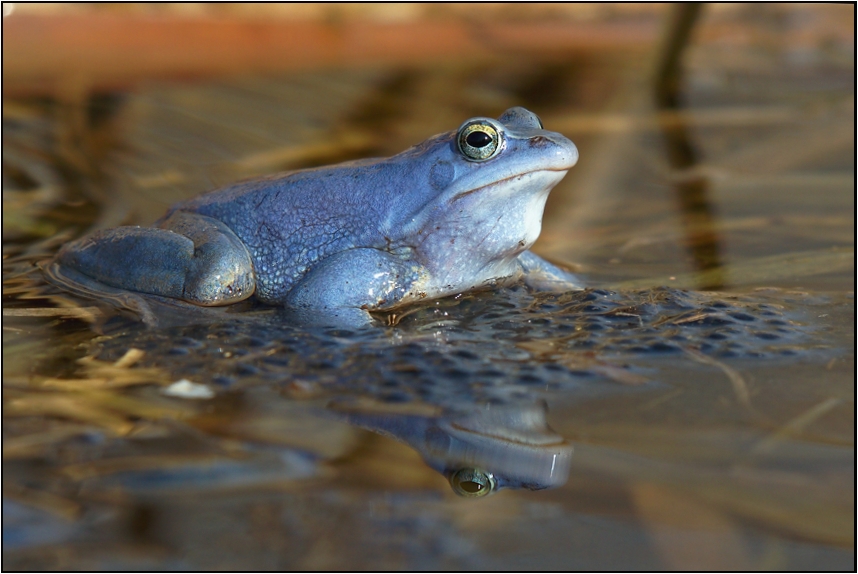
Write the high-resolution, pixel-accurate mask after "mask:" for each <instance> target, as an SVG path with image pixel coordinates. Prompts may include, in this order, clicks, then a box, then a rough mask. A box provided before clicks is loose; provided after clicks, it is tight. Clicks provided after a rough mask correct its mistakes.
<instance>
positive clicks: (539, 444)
mask: <svg viewBox="0 0 858 574" xmlns="http://www.w3.org/2000/svg"><path fill="white" fill-rule="evenodd" d="M450 427H452V428H454V429H456V430H459V431H463V432H466V433H468V434H472V435H475V436H481V437H485V438H488V439H491V440H497V441H502V442H506V443H510V444H518V445H521V446H526V447H530V448H548V447H552V446H559V445H565V444H568V443H567V442H566V441H565V440H563V439H562V438H561V439H560V440H553V441H551V442H525V441H524V440H521V439H516V438H513V437H511V436H505V435H498V434H491V433H487V432H481V431H478V430H474V429H471V428H468V427H465V426H461V425H459V424H456V423H450Z"/></svg>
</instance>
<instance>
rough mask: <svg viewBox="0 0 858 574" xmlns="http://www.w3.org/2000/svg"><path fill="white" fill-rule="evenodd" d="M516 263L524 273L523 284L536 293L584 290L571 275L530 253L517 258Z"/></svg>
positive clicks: (526, 252)
mask: <svg viewBox="0 0 858 574" xmlns="http://www.w3.org/2000/svg"><path fill="white" fill-rule="evenodd" d="M518 262H519V263H520V264H521V268H522V270H523V271H524V282H525V284H526V285H527V286H528V287H530V288H531V289H535V290H537V291H557V292H562V291H580V290H581V289H583V288H584V286H583V285H582V284H581V281H580V280H579V279H578V278H577V277H576V276H575V275H573V274H572V273H569V272H568V271H565V270H563V269H561V268H560V267H557V266H556V265H554V264H553V263H549V262H548V261H546V260H545V259H543V258H542V257H540V256H539V255H536V254H535V253H532V252H531V251H525V252H524V253H522V254H521V255H519V256H518Z"/></svg>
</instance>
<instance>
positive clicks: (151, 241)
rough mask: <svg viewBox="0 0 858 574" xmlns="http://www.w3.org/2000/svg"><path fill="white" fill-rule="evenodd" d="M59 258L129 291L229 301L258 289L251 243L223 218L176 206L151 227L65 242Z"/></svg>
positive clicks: (193, 300)
mask: <svg viewBox="0 0 858 574" xmlns="http://www.w3.org/2000/svg"><path fill="white" fill-rule="evenodd" d="M56 261H57V262H58V263H59V264H60V265H63V266H67V267H69V268H71V269H73V270H75V271H77V272H79V273H82V274H83V275H85V276H87V277H90V278H92V279H94V280H95V281H98V282H100V283H103V284H105V285H108V286H111V287H118V288H119V289H126V290H128V291H136V292H139V293H149V294H152V295H160V296H162V297H170V298H173V299H182V300H184V301H188V302H190V303H194V304H196V305H206V306H208V305H227V304H230V303H236V302H238V301H242V300H244V299H247V298H248V297H250V296H251V295H252V294H253V291H254V289H255V285H256V283H255V279H254V275H253V264H252V260H251V258H250V254H249V253H248V252H247V248H246V247H245V246H244V244H243V243H242V242H241V240H240V239H239V238H238V237H237V236H236V235H235V233H233V232H232V231H231V230H230V229H229V228H228V227H226V225H224V224H223V223H221V222H219V221H217V220H214V219H211V218H209V217H205V216H202V215H198V214H194V213H184V212H175V213H173V214H171V215H170V216H169V217H168V218H166V219H165V220H163V221H162V222H161V223H160V228H153V227H118V228H115V229H107V230H104V231H98V232H96V233H94V234H92V235H89V236H87V237H84V238H83V239H80V240H78V241H75V242H73V243H70V244H69V245H66V246H65V247H64V248H63V249H62V250H61V251H60V252H59V253H58V254H57V257H56Z"/></svg>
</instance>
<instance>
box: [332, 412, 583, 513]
mask: <svg viewBox="0 0 858 574" xmlns="http://www.w3.org/2000/svg"><path fill="white" fill-rule="evenodd" d="M360 402H361V401H359V400H358V401H355V402H352V403H349V402H348V401H342V402H334V403H332V404H331V405H329V406H328V409H329V411H330V412H332V413H334V414H335V415H336V416H338V417H339V418H342V419H344V420H346V421H347V422H349V423H350V424H353V425H355V426H359V427H363V428H366V429H369V430H372V431H374V432H377V433H379V434H383V435H388V436H391V437H393V438H395V439H397V440H399V441H402V442H404V443H406V444H408V445H409V446H410V447H412V448H413V449H415V450H416V451H417V452H418V453H420V456H421V457H423V460H424V461H425V462H426V464H427V465H429V466H430V467H431V468H432V469H434V470H436V471H438V472H439V473H441V474H443V475H444V476H445V477H446V478H447V480H448V481H449V482H450V486H451V487H452V488H453V492H455V493H456V494H458V495H460V496H464V497H480V496H485V495H487V494H491V493H493V492H496V491H498V490H500V489H502V488H525V489H528V490H542V489H545V488H554V487H558V486H562V485H564V484H565V483H566V480H567V479H568V478H569V467H570V463H571V458H572V446H571V445H570V444H569V443H568V442H566V441H565V440H564V439H563V437H561V436H559V435H558V434H556V433H555V432H554V431H553V430H551V428H549V427H548V424H547V423H546V421H545V414H546V406H545V404H544V403H537V404H533V403H531V404H509V405H484V406H474V407H473V408H472V409H470V410H467V411H464V412H455V413H445V414H441V415H437V414H426V415H418V414H405V413H396V412H391V411H386V410H385V409H384V407H383V405H378V407H380V408H375V405H373V406H371V407H370V408H366V406H364V405H361V404H360Z"/></svg>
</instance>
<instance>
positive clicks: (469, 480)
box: [450, 468, 498, 498]
mask: <svg viewBox="0 0 858 574" xmlns="http://www.w3.org/2000/svg"><path fill="white" fill-rule="evenodd" d="M450 486H452V487H453V492H455V493H456V494H458V495H459V496H464V497H468V498H476V497H478V496H486V495H487V494H491V493H492V492H494V490H495V489H496V488H497V486H498V483H497V481H496V480H495V477H494V475H492V473H490V472H486V471H484V470H480V469H478V468H462V469H460V470H457V471H456V472H454V473H453V474H452V476H450Z"/></svg>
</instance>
